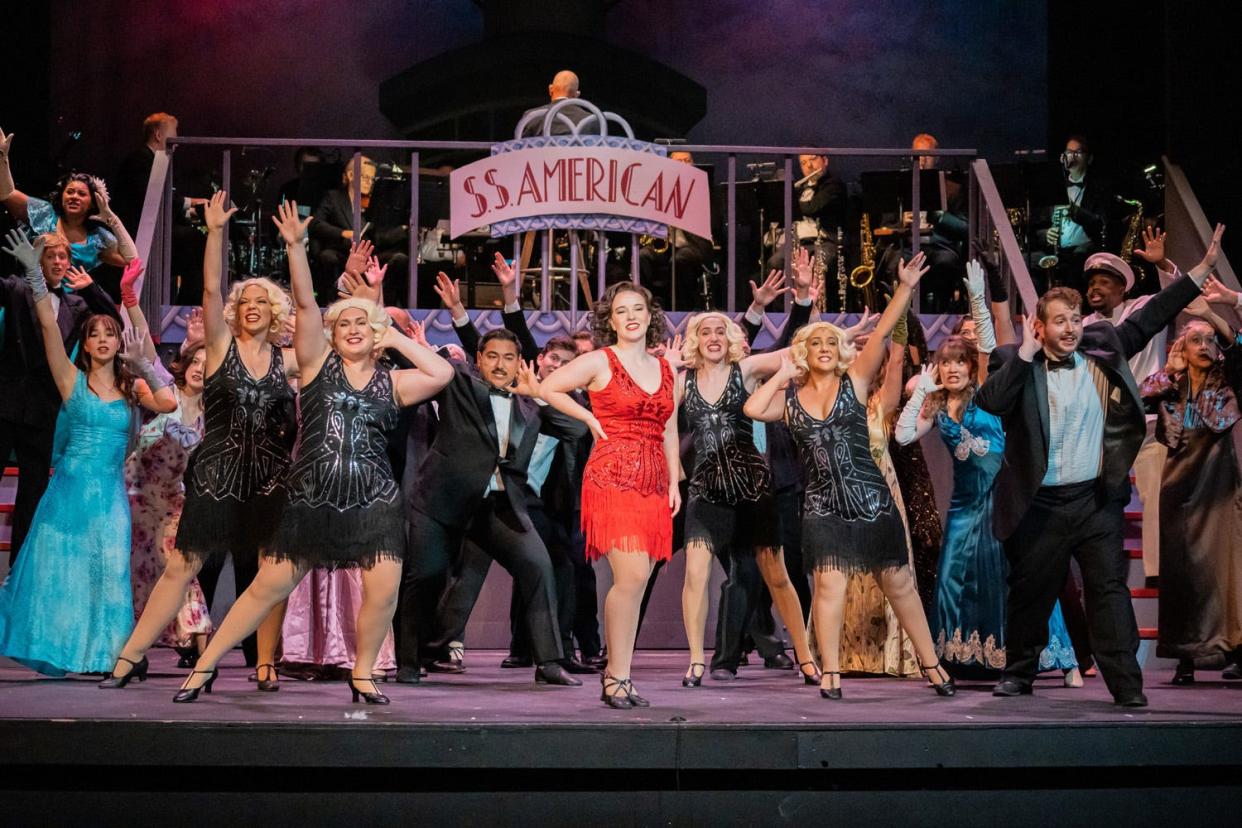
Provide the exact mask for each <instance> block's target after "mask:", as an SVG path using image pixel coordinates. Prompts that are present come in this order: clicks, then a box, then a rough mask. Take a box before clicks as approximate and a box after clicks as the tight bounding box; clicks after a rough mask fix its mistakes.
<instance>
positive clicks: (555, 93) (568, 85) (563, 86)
mask: <svg viewBox="0 0 1242 828" xmlns="http://www.w3.org/2000/svg"><path fill="white" fill-rule="evenodd" d="M548 97H549V98H551V99H552V100H554V101H555V100H556V99H557V98H576V97H578V76H577V75H575V74H574V73H573V72H571V71H569V70H568V69H562V70H561V71H559V72H557V73H556V77H554V78H553V79H552V83H550V84H548Z"/></svg>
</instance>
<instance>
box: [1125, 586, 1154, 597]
mask: <svg viewBox="0 0 1242 828" xmlns="http://www.w3.org/2000/svg"><path fill="white" fill-rule="evenodd" d="M1130 597H1131V598H1159V597H1160V590H1158V589H1155V588H1154V587H1132V588H1131V589H1130Z"/></svg>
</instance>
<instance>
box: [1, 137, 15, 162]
mask: <svg viewBox="0 0 1242 828" xmlns="http://www.w3.org/2000/svg"><path fill="white" fill-rule="evenodd" d="M12 148H13V133H11V132H10V133H8V134H7V135H6V134H5V132H4V130H3V129H0V164H3V163H5V162H6V161H8V160H9V150H11V149H12Z"/></svg>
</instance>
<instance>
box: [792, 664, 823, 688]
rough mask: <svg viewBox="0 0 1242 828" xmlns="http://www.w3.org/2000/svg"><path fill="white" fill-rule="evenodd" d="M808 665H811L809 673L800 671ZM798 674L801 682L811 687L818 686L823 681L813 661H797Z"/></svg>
mask: <svg viewBox="0 0 1242 828" xmlns="http://www.w3.org/2000/svg"><path fill="white" fill-rule="evenodd" d="M808 664H809V665H811V672H810V673H807V671H806V670H803V669H802V668H803V667H805V666H806V665H808ZM798 672H799V673H801V674H802V681H804V682H805V683H807V684H810V685H812V686H814V685H817V684H819V683H820V681H821V680H822V679H823V675H822V674H821V673H820V672H819V668H818V667H816V666H815V662H814V661H799V662H798Z"/></svg>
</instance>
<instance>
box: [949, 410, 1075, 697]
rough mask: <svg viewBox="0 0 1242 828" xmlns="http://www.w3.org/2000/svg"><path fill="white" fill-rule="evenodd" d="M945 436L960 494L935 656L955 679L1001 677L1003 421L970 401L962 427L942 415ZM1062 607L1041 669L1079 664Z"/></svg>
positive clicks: (952, 516) (952, 515) (953, 503)
mask: <svg viewBox="0 0 1242 828" xmlns="http://www.w3.org/2000/svg"><path fill="white" fill-rule="evenodd" d="M936 425H937V426H938V427H939V429H940V437H941V439H943V440H944V442H945V445H946V446H947V447H948V449H949V453H950V454H952V455H953V496H952V498H951V499H950V501H949V513H948V516H947V518H946V521H945V531H944V547H943V549H942V550H941V553H940V571H939V577H938V578H937V582H936V602H935V611H934V613H933V615H932V618H931V619H930V620H931V632H932V639H933V640H934V641H935V643H936V653H937V654H938V655H939V656H940V659H941V661H943V662H944V665H945V669H947V670H948V671H949V673H950V674H952V675H953V676H954V677H956V678H980V679H982V678H994V677H997V676H999V675H1000V671H1001V670H1002V669H1003V668H1004V666H1005V602H1006V599H1007V596H1008V587H1007V585H1006V579H1007V578H1008V575H1009V566H1008V562H1007V561H1006V560H1005V549H1004V547H1003V546H1002V545H1001V542H1000V541H998V540H997V539H996V536H995V535H993V534H992V499H993V491H994V484H995V482H996V475H997V474H998V473H999V472H1000V468H1001V463H1002V462H1003V461H1004V456H1005V432H1004V431H1003V430H1002V429H1001V421H1000V418H998V417H996V416H994V415H992V414H989V413H988V412H986V411H983V410H982V409H980V408H978V407H976V406H975V405H974V403H968V404H967V406H966V410H965V412H964V413H963V415H962V422H960V423H958V422H956V421H955V420H954V419H953V418H952V417H950V416H949V415H948V414H947V413H946V412H945V411H943V410H942V411H939V412H937V413H936ZM1077 666H1078V662H1077V660H1076V659H1075V658H1074V648H1073V646H1072V645H1071V644H1070V638H1069V631H1068V630H1067V629H1066V627H1065V620H1064V619H1063V618H1062V616H1061V604H1060V603H1059V602H1058V603H1057V605H1056V606H1055V607H1053V610H1052V616H1051V617H1050V618H1049V619H1048V644H1047V646H1046V647H1045V648H1044V650H1043V652H1042V653H1040V656H1039V669H1040V670H1041V671H1042V670H1057V669H1059V670H1068V669H1070V668H1071V667H1077Z"/></svg>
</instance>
